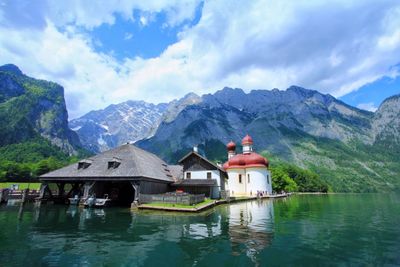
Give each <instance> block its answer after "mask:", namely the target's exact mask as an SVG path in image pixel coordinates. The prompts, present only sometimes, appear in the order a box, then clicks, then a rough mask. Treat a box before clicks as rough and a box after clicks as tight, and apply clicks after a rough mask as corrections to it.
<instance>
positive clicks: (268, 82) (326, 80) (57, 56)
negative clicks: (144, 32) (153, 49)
mask: <svg viewBox="0 0 400 267" xmlns="http://www.w3.org/2000/svg"><path fill="white" fill-rule="evenodd" d="M40 3H45V4H42V7H41V8H39V7H35V8H36V9H38V10H39V11H38V12H37V13H32V14H31V13H29V14H28V15H27V16H28V17H26V18H24V20H20V21H19V22H18V23H17V22H15V21H17V20H18V16H17V17H14V19H12V20H11V17H10V16H11V15H6V16H8V17H4V15H3V17H1V16H0V22H3V23H1V24H0V63H9V62H11V63H15V64H17V65H19V66H20V67H21V69H22V70H23V71H24V72H26V73H27V74H29V75H31V76H34V77H39V78H44V79H49V80H53V81H56V82H58V83H60V84H62V85H63V86H64V87H65V93H66V100H67V104H68V107H69V112H70V115H71V117H76V116H78V115H82V114H83V113H85V112H87V111H89V110H92V109H98V108H103V107H104V106H106V105H108V104H110V103H118V102H121V101H125V100H128V99H143V100H146V101H151V102H163V101H169V100H171V99H173V98H177V97H181V96H183V95H184V94H185V93H188V92H190V91H194V92H196V93H199V94H202V93H208V92H213V91H215V90H216V89H220V88H222V87H224V86H232V87H242V88H244V89H248V90H249V89H253V88H266V89H269V88H275V87H277V88H281V89H285V88H287V87H288V86H290V85H292V84H297V85H300V86H304V87H307V88H313V89H317V90H320V91H322V92H325V93H331V94H333V95H335V96H341V95H343V94H346V93H348V92H350V91H352V90H356V89H357V88H359V87H360V86H362V85H364V84H366V83H369V82H372V81H374V80H376V79H378V78H380V77H382V76H384V75H391V76H393V75H394V76H396V75H398V74H399V73H398V71H394V68H393V66H394V65H396V64H398V63H399V58H400V39H399V38H400V37H399V36H400V35H399V32H400V3H399V2H398V1H397V0H393V1H390V0H388V1H375V0H362V1H361V0H360V1H351V2H349V1H344V0H343V1H341V0H338V1H330V2H329V3H326V2H325V1H300V0H299V1H271V0H257V1H251V2H249V1H239V0H238V1H206V2H205V3H204V6H203V10H202V16H201V19H200V21H199V23H198V24H197V25H194V26H193V27H186V28H185V29H184V30H183V31H182V32H181V33H179V36H178V37H179V41H178V42H177V43H175V44H173V45H171V46H169V47H168V48H167V49H166V50H165V51H164V52H163V53H162V54H161V55H159V56H158V57H155V58H151V59H142V58H127V59H125V60H124V62H122V63H121V62H117V61H116V60H115V59H114V58H113V56H112V54H111V55H105V54H101V53H98V52H96V51H95V50H94V49H93V47H94V46H93V45H92V44H93V43H94V42H97V41H96V40H92V39H91V37H90V36H89V35H87V34H83V33H82V31H79V30H78V29H79V27H85V28H88V29H90V28H93V27H96V26H98V25H100V24H102V23H114V21H115V14H116V13H118V14H121V15H122V16H123V17H125V18H126V19H133V20H135V19H139V18H133V17H132V14H133V10H134V9H137V10H139V11H140V14H142V15H143V14H153V15H154V14H155V13H157V12H160V11H163V12H166V14H167V18H168V22H167V23H168V25H170V26H173V25H177V24H180V23H182V22H183V21H185V20H187V19H192V18H193V17H194V12H195V8H196V6H197V5H198V1H184V2H182V1H178V0H176V1H119V2H118V4H119V5H117V4H116V3H114V2H113V1H104V2H103V1H102V2H93V3H94V4H93V3H92V2H90V3H89V2H82V1H71V2H70V1H68V2H60V1H49V2H40ZM67 3H68V4H67ZM100 3H101V4H100ZM28 6H29V5H28ZM0 8H1V7H0ZM2 9H3V8H2ZM13 10H14V11H15V10H16V8H14V9H13ZM0 13H2V14H9V13H7V12H0ZM29 16H31V17H29ZM33 18H34V20H33ZM31 21H37V23H36V24H34V25H30V24H29V22H31ZM29 25H30V26H29ZM28 26H29V27H28ZM77 26H78V27H77ZM59 27H63V29H64V31H63V32H61V31H60V30H59ZM125 37H129V36H128V35H126V36H125ZM395 69H396V68H395ZM396 70H397V69H396ZM368 104H371V103H368Z"/></svg>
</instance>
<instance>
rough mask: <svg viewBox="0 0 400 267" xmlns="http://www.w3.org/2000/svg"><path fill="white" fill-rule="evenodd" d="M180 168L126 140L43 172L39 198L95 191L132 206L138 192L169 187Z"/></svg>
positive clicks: (147, 192)
mask: <svg viewBox="0 0 400 267" xmlns="http://www.w3.org/2000/svg"><path fill="white" fill-rule="evenodd" d="M180 171H181V167H180V166H169V165H168V164H166V163H165V162H164V161H163V160H162V159H160V158H159V157H157V156H156V155H154V154H152V153H150V152H147V151H145V150H143V149H140V148H138V147H136V146H134V145H132V144H125V145H122V146H120V147H117V148H114V149H111V150H108V151H105V152H103V153H101V154H98V155H96V156H93V157H90V158H87V159H84V160H81V161H79V162H77V163H74V164H71V165H69V166H67V167H64V168H61V169H58V170H55V171H52V172H49V173H47V174H44V175H42V176H40V177H39V180H40V181H41V182H42V188H41V194H40V198H41V199H46V198H52V199H59V200H61V201H63V200H66V199H68V198H69V197H73V196H75V195H79V196H80V197H81V198H83V199H86V198H87V197H88V196H89V195H92V194H94V195H95V196H96V197H104V196H107V197H109V198H111V199H113V201H115V202H116V204H118V205H127V206H129V205H131V203H133V202H134V201H138V200H139V194H159V193H165V192H168V191H170V184H172V183H174V182H175V181H176V180H177V179H178V177H176V176H178V175H179V176H180ZM51 183H54V184H56V185H57V187H58V190H57V191H58V194H57V196H52V192H51V190H50V189H49V184H51Z"/></svg>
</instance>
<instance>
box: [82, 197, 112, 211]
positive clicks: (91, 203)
mask: <svg viewBox="0 0 400 267" xmlns="http://www.w3.org/2000/svg"><path fill="white" fill-rule="evenodd" d="M111 203H112V200H111V199H110V198H108V195H107V194H106V195H104V198H96V197H95V196H93V195H92V196H90V197H89V198H88V199H86V201H85V203H84V205H85V207H87V208H104V207H108V206H110V205H111Z"/></svg>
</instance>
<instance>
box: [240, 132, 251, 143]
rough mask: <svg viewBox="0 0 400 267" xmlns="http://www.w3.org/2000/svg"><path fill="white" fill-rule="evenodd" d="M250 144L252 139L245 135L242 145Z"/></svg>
mask: <svg viewBox="0 0 400 267" xmlns="http://www.w3.org/2000/svg"><path fill="white" fill-rule="evenodd" d="M252 144H253V138H251V136H250V135H248V134H247V135H246V136H245V137H244V138H243V140H242V145H252Z"/></svg>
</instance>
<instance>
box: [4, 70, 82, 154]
mask: <svg viewBox="0 0 400 267" xmlns="http://www.w3.org/2000/svg"><path fill="white" fill-rule="evenodd" d="M34 138H45V139H47V140H49V141H50V142H51V143H52V144H53V145H56V146H58V147H60V148H61V149H62V150H63V151H64V152H66V153H68V154H71V155H72V154H75V153H76V149H77V148H79V147H80V146H81V144H80V142H79V138H78V136H77V134H76V133H75V132H73V131H71V130H70V129H69V127H68V113H67V109H66V106H65V101H64V89H63V88H62V87H61V86H60V85H58V84H56V83H52V82H48V81H43V80H37V79H34V78H30V77H28V76H26V75H24V74H23V73H22V72H21V71H20V70H19V69H18V67H17V66H15V65H11V64H10V65H4V66H1V67H0V146H4V145H8V144H13V143H20V142H24V141H27V140H30V139H34Z"/></svg>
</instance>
